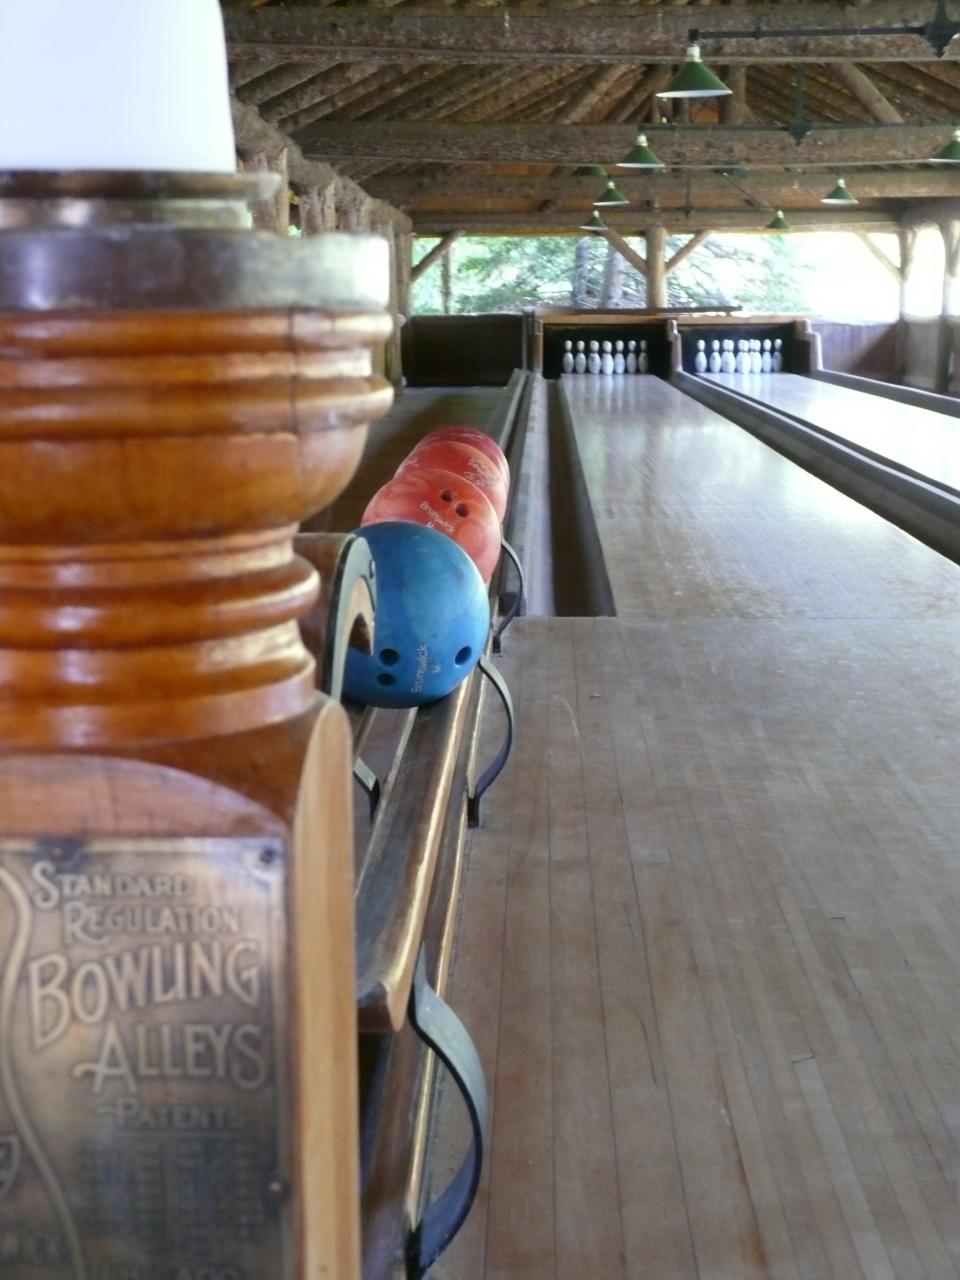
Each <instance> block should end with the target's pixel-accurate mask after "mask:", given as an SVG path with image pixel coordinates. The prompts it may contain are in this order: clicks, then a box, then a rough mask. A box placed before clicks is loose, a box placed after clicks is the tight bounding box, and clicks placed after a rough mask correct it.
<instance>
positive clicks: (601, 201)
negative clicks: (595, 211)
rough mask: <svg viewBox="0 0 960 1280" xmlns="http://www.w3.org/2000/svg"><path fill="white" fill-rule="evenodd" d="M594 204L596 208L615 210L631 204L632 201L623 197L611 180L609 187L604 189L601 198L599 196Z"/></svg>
mask: <svg viewBox="0 0 960 1280" xmlns="http://www.w3.org/2000/svg"><path fill="white" fill-rule="evenodd" d="M593 203H594V205H595V206H596V207H598V208H601V209H614V208H616V207H617V206H619V205H624V204H629V203H630V201H629V200H628V199H627V197H626V196H625V195H621V193H620V192H619V191H618V190H617V188H616V187H615V186H614V185H613V181H612V180H610V181H608V182H607V185H606V186H605V187H604V189H603V191H602V193H601V194H600V196H598V198H597V199H596V200H594V202H593Z"/></svg>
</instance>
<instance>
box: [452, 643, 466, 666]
mask: <svg viewBox="0 0 960 1280" xmlns="http://www.w3.org/2000/svg"><path fill="white" fill-rule="evenodd" d="M469 657H470V646H469V645H468V644H465V645H464V646H463V648H462V649H458V650H457V656H456V657H455V658H454V662H455V663H456V664H457V666H458V667H462V666H463V664H464V663H465V662H466V660H467V659H468V658H469Z"/></svg>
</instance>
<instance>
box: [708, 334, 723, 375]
mask: <svg viewBox="0 0 960 1280" xmlns="http://www.w3.org/2000/svg"><path fill="white" fill-rule="evenodd" d="M708 367H709V369H710V372H711V373H719V372H720V367H721V356H720V340H719V338H714V340H713V342H711V343H710V361H709V366H708Z"/></svg>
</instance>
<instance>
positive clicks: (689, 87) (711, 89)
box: [657, 43, 733, 98]
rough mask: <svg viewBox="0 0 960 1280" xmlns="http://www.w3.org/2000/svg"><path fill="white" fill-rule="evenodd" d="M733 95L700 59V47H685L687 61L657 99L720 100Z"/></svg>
mask: <svg viewBox="0 0 960 1280" xmlns="http://www.w3.org/2000/svg"><path fill="white" fill-rule="evenodd" d="M730 93H733V90H732V89H728V88H727V86H726V85H725V84H724V83H723V81H722V80H721V79H720V77H719V76H715V75H714V74H713V72H712V71H711V70H710V68H709V67H708V66H707V65H706V64H705V63H704V62H703V61H702V59H701V57H700V46H699V45H698V44H696V43H693V44H690V45H688V46H687V60H686V62H685V63H684V64H683V66H682V67H681V68H680V70H679V71H678V72H677V74H676V75H675V76H674V77H673V79H672V80H671V81H670V83H669V84H668V85H667V87H666V89H662V90H661V91H660V92H659V93H658V94H657V97H658V98H722V97H724V96H725V95H727V94H730Z"/></svg>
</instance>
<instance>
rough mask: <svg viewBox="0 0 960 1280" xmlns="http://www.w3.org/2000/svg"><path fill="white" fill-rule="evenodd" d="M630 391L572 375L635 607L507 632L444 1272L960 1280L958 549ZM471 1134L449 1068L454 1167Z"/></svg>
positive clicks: (473, 858)
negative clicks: (468, 1058)
mask: <svg viewBox="0 0 960 1280" xmlns="http://www.w3.org/2000/svg"><path fill="white" fill-rule="evenodd" d="M637 381H639V379H638V380H637ZM616 394H617V396H619V402H616V399H615V398H610V399H609V400H608V401H607V402H604V401H603V396H604V395H608V396H610V395H611V393H609V392H605V391H603V390H599V389H596V388H594V389H593V390H591V389H589V388H588V387H583V388H582V389H580V390H579V391H578V392H576V393H574V397H573V400H574V409H575V416H576V421H577V432H578V438H579V440H580V443H581V450H582V455H583V458H584V465H585V472H586V477H587V482H588V484H589V485H590V487H591V490H592V492H593V495H594V498H595V502H596V504H597V506H598V510H599V514H600V516H601V517H602V522H601V528H602V534H603V537H604V540H605V542H606V544H607V547H608V551H609V554H610V557H611V559H612V561H613V562H615V564H616V566H617V568H616V572H615V573H613V574H612V577H613V579H614V586H615V590H616V591H617V592H618V607H619V609H620V613H621V616H620V617H619V618H611V619H606V618H604V619H543V618H529V619H525V620H523V621H521V622H520V623H518V624H516V626H515V627H514V628H513V629H512V630H511V631H510V632H508V636H507V645H506V652H505V654H504V658H503V660H502V661H503V667H504V670H505V672H506V674H507V676H508V678H509V680H510V682H511V685H512V688H513V691H514V697H515V699H516V702H517V707H518V714H519V725H518V730H519V737H518V742H517V749H516V752H515V755H514V760H513V763H512V765H511V766H510V769H509V772H508V773H507V775H506V776H505V777H504V778H502V779H501V781H500V782H499V784H498V786H497V789H496V790H495V791H494V792H493V793H491V796H490V798H489V801H488V806H487V810H486V815H485V825H484V828H483V830H482V831H480V832H478V833H476V834H475V835H474V837H473V839H472V842H471V845H470V850H469V864H468V870H467V876H466V881H465V893H464V901H463V916H462V926H461V933H460V943H459V951H458V956H457V960H456V964H455V967H454V972H453V976H452V982H451V988H450V991H449V993H448V994H449V998H450V999H451V1001H452V1003H454V1005H455V1006H456V1007H457V1008H458V1009H459V1011H460V1013H461V1014H462V1016H463V1017H464V1020H465V1021H466V1022H467V1024H468V1026H469V1027H470V1028H471V1030H472V1031H473V1033H474V1035H475V1038H476V1040H477V1043H478V1047H479V1049H480V1052H481V1055H482V1057H483V1059H484V1061H485V1063H486V1064H487V1072H488V1081H489V1085H490V1092H491V1127H490V1151H489V1159H488V1163H487V1166H486V1172H485V1175H484V1180H483V1184H482V1188H481V1193H480V1196H479V1199H478V1202H477V1205H476V1208H475V1210H474V1213H473V1215H472V1217H471V1219H470V1220H469V1222H468V1224H467V1226H466V1228H465V1230H464V1232H463V1234H462V1236H461V1238H460V1239H459V1240H458V1241H457V1243H456V1244H455V1245H454V1247H453V1249H452V1250H451V1252H450V1253H449V1254H448V1255H447V1257H446V1258H445V1259H444V1260H443V1261H442V1262H441V1264H440V1265H438V1266H437V1267H436V1268H435V1270H434V1273H433V1274H434V1275H435V1276H436V1277H437V1278H438V1280H441V1278H442V1280H454V1278H456V1280H481V1278H486V1280H552V1278H553V1277H563V1278H564V1280H567V1278H569V1280H620V1278H626V1277H630V1278H633V1277H636V1278H637V1280H641V1278H643V1280H695V1278H700V1280H708V1278H709V1280H753V1278H756V1280H760V1278H761V1277H777V1278H778V1280H779V1278H781V1277H783V1278H789V1280H801V1278H804V1280H806V1278H810V1280H820V1278H824V1280H825V1278H827V1277H837V1278H849V1280H873V1278H877V1280H891V1278H896V1280H901V1278H903V1280H914V1278H915V1280H922V1278H923V1277H928V1278H930V1280H934V1278H940V1277H943V1278H944V1280H946V1278H947V1277H957V1276H960V928H958V923H960V838H958V832H960V786H958V781H957V765H956V758H957V746H958V738H957V710H958V701H960V700H958V692H960V689H958V686H960V676H958V670H957V657H958V654H960V569H958V568H957V567H956V566H954V565H952V564H950V563H949V562H947V561H945V560H943V559H942V558H941V557H939V556H937V555H936V554H935V553H933V552H930V551H928V550H927V549H926V548H924V547H922V546H920V545H919V544H918V543H916V542H915V541H913V540H912V539H911V538H909V536H908V535H906V534H904V533H902V532H901V531H900V530H897V529H895V528H893V527H892V526H890V525H887V524H885V523H884V522H883V521H882V520H880V519H879V518H878V517H876V516H874V515H872V514H871V513H869V512H865V511H863V510H862V509H860V508H858V507H855V505H854V504H852V503H849V502H848V500H847V499H845V498H842V497H840V496H839V495H837V494H834V493H833V492H832V491H830V490H829V489H826V488H825V487H824V486H823V485H822V484H820V483H819V482H818V481H816V480H813V479H812V478H811V477H810V476H808V475H806V474H805V473H804V472H802V471H799V470H797V469H795V468H793V467H791V464H789V463H788V462H786V461H785V460H784V459H782V458H780V457H779V456H778V455H776V454H774V453H772V452H771V451H769V450H767V449H765V448H764V446H762V445H761V444H759V442H757V441H756V440H754V439H753V438H752V437H751V436H749V435H747V434H746V433H743V432H740V431H739V430H738V429H737V428H734V427H732V426H729V425H728V424H726V423H725V422H724V421H723V420H722V419H718V418H716V416H715V415H712V414H710V413H709V411H707V410H705V409H703V408H702V407H700V406H698V405H695V404H691V403H690V402H688V401H682V402H680V400H675V399H674V397H675V396H676V395H677V393H675V392H672V391H671V390H670V388H667V387H665V386H663V384H658V383H656V380H654V379H650V380H649V384H648V385H647V386H646V388H645V389H644V390H642V391H641V390H640V389H637V388H636V387H634V389H632V390H631V391H629V392H625V391H624V390H622V389H621V390H620V391H619V392H617V393H616ZM578 397H579V398H578ZM600 436H602V438H603V440H604V443H605V444H606V446H607V448H606V449H602V450H601V449H600V448H599V447H597V438H598V437H600ZM608 450H609V451H610V452H613V453H614V456H613V457H610V456H609V453H608ZM621 544H622V545H621ZM630 548H632V554H631V555H629V556H628V550H629V549H630ZM631 593H632V594H631ZM495 731H496V725H495V723H494V721H493V719H492V718H491V723H490V733H491V734H493V733H495ZM463 1136H464V1135H463V1130H462V1125H461V1119H460V1116H459V1113H458V1111H457V1108H456V1106H455V1104H454V1102H453V1100H452V1099H451V1098H450V1096H449V1091H445V1093H444V1100H443V1106H442V1109H441V1116H440V1123H439V1127H438V1132H437V1134H436V1140H435V1144H434V1158H433V1162H432V1169H431V1176H432V1182H433V1189H434V1191H435V1190H436V1189H437V1188H439V1187H440V1186H441V1185H442V1184H443V1181H444V1177H445V1176H446V1175H448V1174H449V1173H450V1171H451V1169H452V1168H453V1167H455V1164H456V1162H457V1160H458V1158H459V1155H460V1153H461V1150H462V1143H463Z"/></svg>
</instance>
